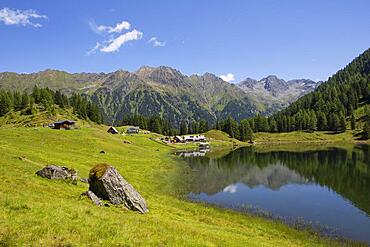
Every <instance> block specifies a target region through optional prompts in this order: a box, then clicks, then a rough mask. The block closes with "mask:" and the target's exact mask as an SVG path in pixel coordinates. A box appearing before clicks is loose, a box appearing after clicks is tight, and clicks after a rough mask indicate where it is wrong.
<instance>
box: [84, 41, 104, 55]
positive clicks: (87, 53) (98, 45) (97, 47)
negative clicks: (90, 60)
mask: <svg viewBox="0 0 370 247" xmlns="http://www.w3.org/2000/svg"><path fill="white" fill-rule="evenodd" d="M100 47H101V44H100V43H99V42H96V45H95V46H94V47H93V48H92V49H91V50H90V51H88V52H86V56H90V55H91V54H93V53H95V52H96V50H98V49H99V48H100Z"/></svg>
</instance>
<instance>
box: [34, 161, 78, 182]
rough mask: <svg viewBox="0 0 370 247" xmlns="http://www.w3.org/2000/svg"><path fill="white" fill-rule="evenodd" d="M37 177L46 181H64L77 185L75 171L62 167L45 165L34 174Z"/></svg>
mask: <svg viewBox="0 0 370 247" xmlns="http://www.w3.org/2000/svg"><path fill="white" fill-rule="evenodd" d="M36 174H37V175H39V176H41V177H43V178H48V179H66V180H71V181H72V182H74V183H77V171H76V170H74V169H69V168H68V167H64V166H56V165H47V166H45V167H44V168H42V169H41V170H39V171H37V172H36Z"/></svg>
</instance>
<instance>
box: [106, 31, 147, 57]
mask: <svg viewBox="0 0 370 247" xmlns="http://www.w3.org/2000/svg"><path fill="white" fill-rule="evenodd" d="M142 37H143V33H142V32H140V31H137V30H136V29H134V30H132V31H131V32H128V33H125V34H122V35H120V36H118V37H117V38H114V39H112V40H110V41H108V42H107V45H103V46H102V47H101V48H100V51H101V52H115V51H118V50H119V48H120V47H121V46H122V45H123V44H125V43H127V42H129V41H132V40H139V39H141V38H142Z"/></svg>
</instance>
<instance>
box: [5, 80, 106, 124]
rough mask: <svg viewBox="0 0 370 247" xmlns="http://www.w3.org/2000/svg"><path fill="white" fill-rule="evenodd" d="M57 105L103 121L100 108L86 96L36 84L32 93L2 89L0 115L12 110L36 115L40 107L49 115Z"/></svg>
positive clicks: (94, 120) (76, 113) (98, 121)
mask: <svg viewBox="0 0 370 247" xmlns="http://www.w3.org/2000/svg"><path fill="white" fill-rule="evenodd" d="M55 106H59V107H60V108H72V111H73V113H74V114H75V115H76V116H78V117H80V118H82V119H89V120H91V121H93V122H96V123H101V122H102V114H101V112H100V110H99V108H98V107H97V106H96V105H95V104H94V103H93V102H91V101H90V100H89V99H87V98H86V97H83V96H81V95H80V94H77V93H73V94H72V95H71V96H70V97H68V96H67V95H65V94H63V93H61V92H60V91H58V90H57V91H53V90H51V89H49V88H38V87H37V86H35V87H34V88H33V90H32V92H31V93H27V92H23V93H19V92H18V91H5V90H0V117H2V116H4V115H6V114H7V113H9V112H11V111H18V112H20V113H21V115H34V114H35V113H36V112H37V109H38V107H39V108H41V110H43V111H45V112H47V114H48V115H50V116H53V115H55V114H56V112H55Z"/></svg>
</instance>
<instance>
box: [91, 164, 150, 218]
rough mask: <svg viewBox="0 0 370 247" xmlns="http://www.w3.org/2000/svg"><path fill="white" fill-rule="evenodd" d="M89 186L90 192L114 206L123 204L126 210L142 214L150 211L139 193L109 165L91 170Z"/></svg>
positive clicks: (100, 165)
mask: <svg viewBox="0 0 370 247" xmlns="http://www.w3.org/2000/svg"><path fill="white" fill-rule="evenodd" d="M89 184H90V187H89V190H90V191H92V192H93V193H94V194H95V195H96V196H97V197H99V198H101V199H104V200H109V201H110V202H111V203H112V204H123V205H124V206H125V207H126V208H128V209H130V210H135V211H139V212H140V213H147V212H148V211H149V210H148V208H147V205H146V202H145V200H144V198H143V197H142V196H141V195H140V194H139V192H137V191H136V190H135V189H134V187H133V186H132V185H131V184H129V183H128V182H127V181H126V180H125V179H124V178H123V177H122V176H121V175H120V174H119V172H118V171H117V170H116V169H115V168H114V167H112V166H110V165H108V164H98V165H96V166H94V167H93V168H92V169H91V170H90V175H89Z"/></svg>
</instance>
